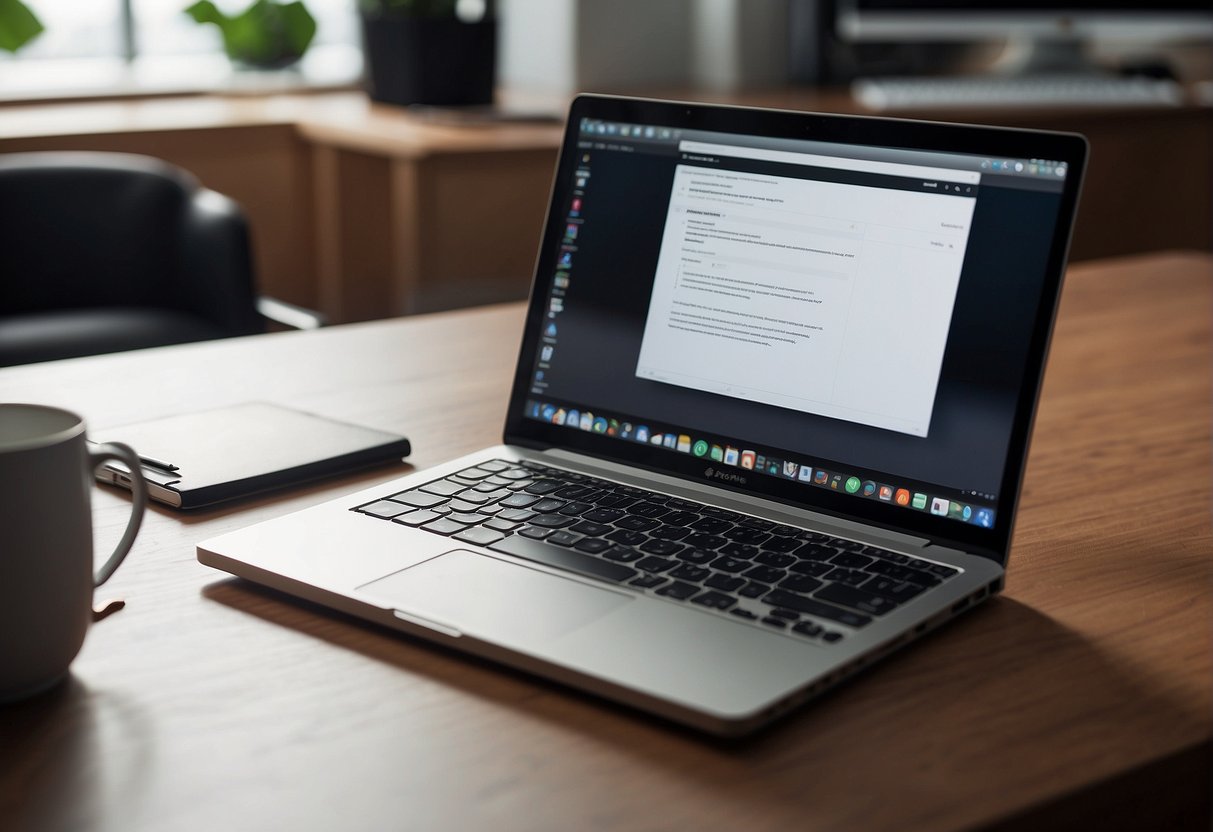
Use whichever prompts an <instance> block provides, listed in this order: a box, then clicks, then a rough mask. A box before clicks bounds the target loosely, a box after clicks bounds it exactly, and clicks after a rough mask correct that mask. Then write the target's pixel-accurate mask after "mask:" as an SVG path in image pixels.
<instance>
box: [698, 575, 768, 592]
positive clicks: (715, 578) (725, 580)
mask: <svg viewBox="0 0 1213 832" xmlns="http://www.w3.org/2000/svg"><path fill="white" fill-rule="evenodd" d="M703 585H704V586H710V587H712V588H713V589H719V590H723V591H724V592H736V591H737V590H739V589H741V588H742V587H743V586H745V581H744V580H743V579H741V578H734V577H731V576H729V575H722V574H720V573H719V572H715V573H713V574H712V576H711V577H710V578H708V579H707V580H706V581H704V582H703ZM765 591H766V587H763V592H765Z"/></svg>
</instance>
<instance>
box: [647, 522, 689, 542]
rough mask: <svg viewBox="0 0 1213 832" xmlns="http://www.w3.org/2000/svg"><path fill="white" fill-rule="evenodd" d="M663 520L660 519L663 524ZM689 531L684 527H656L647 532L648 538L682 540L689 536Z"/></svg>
mask: <svg viewBox="0 0 1213 832" xmlns="http://www.w3.org/2000/svg"><path fill="white" fill-rule="evenodd" d="M664 520H665V518H664V517H663V518H662V521H663V522H664ZM690 533H691V530H690V529H688V528H686V527H685V526H658V527H657V528H655V529H653V530H652V531H651V532H649V537H655V538H657V539H658V540H682V539H683V538H684V537H686V536H687V535H689V534H690Z"/></svg>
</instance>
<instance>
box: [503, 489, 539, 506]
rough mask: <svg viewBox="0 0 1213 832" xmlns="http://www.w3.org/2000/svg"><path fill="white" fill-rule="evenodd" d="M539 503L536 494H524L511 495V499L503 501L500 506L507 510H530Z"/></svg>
mask: <svg viewBox="0 0 1213 832" xmlns="http://www.w3.org/2000/svg"><path fill="white" fill-rule="evenodd" d="M537 502H539V498H538V497H536V496H535V495H534V494H527V493H526V492H522V493H520V494H511V495H510V496H509V497H506V498H505V499H504V500H502V501H501V503H500V505H503V506H505V507H506V508H528V507H530V506H533V505H535V503H537Z"/></svg>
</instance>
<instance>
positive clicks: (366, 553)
mask: <svg viewBox="0 0 1213 832" xmlns="http://www.w3.org/2000/svg"><path fill="white" fill-rule="evenodd" d="M1085 160H1086V143H1085V141H1084V140H1083V139H1082V138H1081V137H1080V136H1076V135H1065V134H1055V133H1043V132H1029V131H1022V130H1004V129H996V128H988V127H972V126H959V125H947V124H934V123H922V122H911V121H898V120H892V119H876V118H859V117H848V116H835V115H820V114H811V113H795V112H780V111H765V110H757V109H742V108H731V107H719V106H708V105H702V104H685V103H677V102H660V101H647V100H636V99H626V98H613V97H601V96H589V95H585V96H580V97H578V98H577V99H576V100H575V101H574V102H573V103H572V105H571V110H570V112H569V115H568V120H567V125H566V130H565V134H564V140H563V145H562V149H561V153H560V157H559V161H558V163H557V168H556V172H555V182H554V185H553V188H552V196H551V203H550V206H549V209H548V216H547V220H546V222H545V226H544V229H543V234H542V239H541V240H540V244H539V254H538V258H537V265H536V273H535V278H534V283H533V288H532V295H531V298H530V305H529V309H528V313H527V317H526V323H525V333H524V337H523V340H522V347H521V351H520V354H519V357H518V364H517V369H516V373H515V378H514V385H513V390H512V394H511V398H510V402H509V406H508V411H507V415H506V420H505V425H504V430H503V441H502V443H501V444H500V445H498V446H495V447H491V448H485V449H483V450H481V451H478V452H476V453H473V454H470V455H468V456H465V457H462V458H459V459H455V460H451V461H450V462H449V463H446V464H443V465H440V466H438V467H437V468H434V469H431V470H426V471H420V472H417V473H414V474H411V475H409V476H407V477H403V478H400V479H397V480H394V481H392V482H389V483H386V484H384V485H381V486H376V487H374V488H370V489H366V490H363V491H360V492H358V493H356V494H352V495H349V496H346V497H342V498H340V499H337V500H334V501H332V502H330V503H327V504H325V505H322V506H319V507H316V508H312V509H308V510H305V511H303V512H299V513H295V514H292V515H289V516H285V517H282V518H278V519H275V520H271V521H268V522H265V523H261V524H259V525H255V526H252V527H249V528H247V529H243V530H240V531H236V532H233V533H230V534H226V535H224V536H221V537H218V538H215V539H213V540H207V541H205V542H203V543H201V544H199V546H198V559H199V560H200V561H201V562H202V563H204V564H208V565H210V566H213V567H216V568H218V569H221V570H225V571H227V572H231V573H233V574H236V575H242V576H244V577H247V578H249V579H251V580H254V581H258V582H261V583H264V584H268V585H270V586H274V587H277V588H279V589H283V590H285V591H287V592H289V593H293V594H295V595H297V596H299V597H301V598H305V599H308V600H312V601H317V602H320V603H323V604H328V605H330V606H333V607H336V608H338V609H341V610H344V611H347V612H351V613H354V614H356V615H359V616H361V617H363V618H366V619H368V620H371V621H375V622H378V623H380V624H385V625H387V626H390V627H394V628H396V629H398V630H400V631H401V632H403V633H407V634H409V635H411V636H415V637H419V638H422V639H428V640H431V641H435V642H439V643H441V644H444V645H446V646H448V647H451V648H454V649H456V650H461V651H465V652H467V653H470V654H475V655H477V656H481V657H486V658H489V659H492V660H494V661H498V662H501V663H503V664H507V665H511V666H513V667H516V668H521V669H523V670H526V671H529V672H532V673H534V674H537V675H540V676H544V677H547V678H550V679H553V680H556V681H559V682H562V683H564V684H566V685H570V686H574V687H579V688H582V689H584V690H587V691H590V692H592V693H594V694H596V695H598V696H601V697H606V698H609V699H612V700H615V701H617V702H620V703H624V704H626V705H630V706H633V707H634V708H637V709H640V710H642V711H645V712H648V713H651V714H656V715H658V716H660V717H664V718H666V719H669V720H673V721H676V722H679V723H682V724H685V725H689V726H692V727H694V728H697V729H700V730H703V731H706V732H710V733H714V734H720V735H733V736H736V735H741V734H745V733H747V732H750V731H753V730H755V729H757V728H759V727H760V726H763V725H765V724H767V723H769V722H771V721H772V720H774V719H776V718H778V717H779V716H780V715H782V714H785V713H787V712H788V711H790V710H791V709H793V708H795V707H796V706H798V705H800V704H801V703H803V702H805V701H807V700H809V699H812V698H813V697H815V696H817V695H819V694H820V693H822V692H823V691H825V690H827V689H829V688H831V687H833V686H834V685H837V684H838V683H839V682H841V681H842V680H844V679H846V678H847V677H849V676H851V675H852V674H854V673H855V672H856V671H858V670H859V669H860V668H862V667H866V666H869V665H870V664H871V663H872V662H874V661H875V660H877V659H879V658H881V657H882V656H885V655H887V654H888V653H890V652H891V651H893V650H896V649H898V648H900V647H902V646H904V645H906V644H908V643H910V642H912V641H913V640H914V639H916V638H917V637H919V636H921V635H922V634H923V633H925V632H928V631H930V630H932V629H933V628H935V627H937V626H939V625H941V624H944V623H945V622H948V621H950V620H952V619H953V618H955V617H957V616H958V615H961V614H963V613H964V612H965V611H967V610H969V609H971V608H973V607H974V606H975V605H976V604H978V603H980V602H982V601H985V600H987V599H989V598H990V597H992V596H994V595H996V594H997V593H998V592H999V591H1000V590H1001V589H1002V587H1003V581H1004V575H1005V570H1006V567H1007V554H1008V551H1009V548H1010V543H1011V536H1012V530H1013V525H1014V519H1015V513H1016V504H1017V501H1018V498H1019V490H1020V482H1021V478H1022V473H1023V466H1024V459H1025V456H1026V452H1027V447H1028V439H1029V435H1030V432H1031V427H1032V418H1033V413H1034V409H1035V405H1036V398H1037V393H1038V389H1039V386H1040V381H1041V376H1042V372H1043V367H1044V362H1045V356H1046V352H1047V348H1048V342H1049V335H1050V331H1051V328H1052V322H1053V317H1054V313H1055V309H1056V305H1057V298H1058V294H1059V290H1060V285H1061V278H1062V274H1063V270H1064V266H1065V260H1066V252H1067V248H1068V244H1069V238H1070V230H1071V226H1072V222H1073V217H1074V212H1075V209H1076V205H1077V201H1078V193H1079V185H1080V181H1081V178H1082V172H1083V169H1084V165H1085Z"/></svg>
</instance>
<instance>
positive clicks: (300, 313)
mask: <svg viewBox="0 0 1213 832" xmlns="http://www.w3.org/2000/svg"><path fill="white" fill-rule="evenodd" d="M257 312H258V313H260V315H261V316H262V317H264V318H268V319H269V320H271V321H273V322H274V323H276V324H282V325H283V326H288V327H290V328H291V329H319V328H320V327H322V326H327V325H328V319H327V318H326V317H324V315H321V314H320V313H319V312H316V311H314V310H312V309H305V308H304V307H302V306H296V305H295V304H293V303H287V302H286V301H284V300H278V299H277V298H271V297H268V296H266V295H258V296H257Z"/></svg>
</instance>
